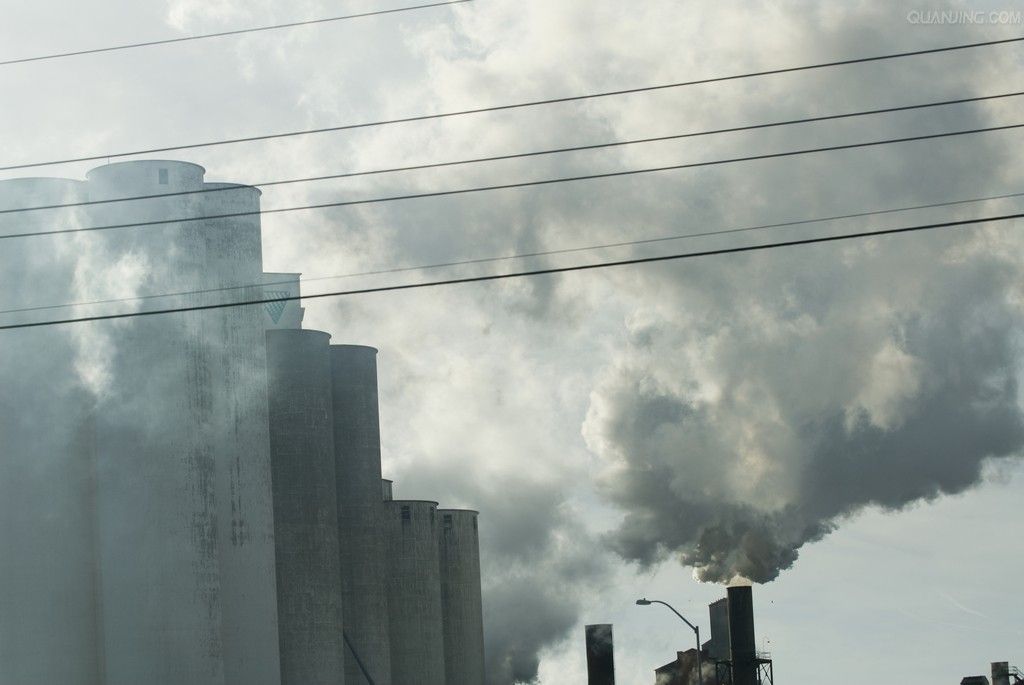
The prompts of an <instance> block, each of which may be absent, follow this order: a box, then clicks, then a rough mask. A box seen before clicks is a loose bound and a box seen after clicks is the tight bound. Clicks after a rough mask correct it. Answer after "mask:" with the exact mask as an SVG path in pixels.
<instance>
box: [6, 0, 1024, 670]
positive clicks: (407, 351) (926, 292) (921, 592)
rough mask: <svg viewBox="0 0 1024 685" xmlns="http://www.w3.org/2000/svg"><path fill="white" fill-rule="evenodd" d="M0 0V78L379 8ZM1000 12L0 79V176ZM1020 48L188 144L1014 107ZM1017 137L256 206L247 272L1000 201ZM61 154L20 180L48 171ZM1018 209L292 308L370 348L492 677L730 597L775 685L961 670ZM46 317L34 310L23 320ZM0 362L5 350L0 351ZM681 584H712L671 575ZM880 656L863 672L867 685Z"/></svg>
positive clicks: (393, 458) (422, 149)
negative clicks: (456, 539) (751, 600)
mask: <svg viewBox="0 0 1024 685" xmlns="http://www.w3.org/2000/svg"><path fill="white" fill-rule="evenodd" d="M400 5H401V3H398V2H384V0H374V1H373V2H363V1H362V0H344V1H341V2H339V1H336V0H297V1H296V2H289V3H280V2H271V1H270V0H246V1H243V0H133V1H131V2H129V1H127V0H107V1H105V2H102V3H81V2H70V1H68V0H36V1H35V2H33V3H26V2H14V1H13V0H0V9H2V14H0V16H2V17H3V21H0V60H3V59H10V58H16V57H22V56H31V55H36V54H44V53H50V52H63V51H67V50H74V49H80V48H89V47H96V46H103V45H110V44H118V43H125V42H136V41H142V40H151V39H160V38H165V37H176V36H181V35H188V34H194V33H205V32H212V31H221V30H228V29H234V28H240V27H247V26H257V25H265V24H271V23H277V22H286V21H294V20H301V19H308V18H318V17H326V16H334V15H338V14H345V13H349V12H357V11H364V10H368V9H376V8H390V7H395V6H400ZM950 8H952V9H958V10H981V11H983V13H984V16H985V17H988V16H989V15H988V14H987V12H988V11H989V10H992V9H997V10H1003V9H1014V8H1013V7H1011V6H1010V3H1006V5H1005V6H1004V5H999V4H992V3H987V4H968V3H964V4H957V5H945V4H913V3H911V4H900V3H892V2H885V1H882V0H878V1H876V2H872V1H868V0H865V1H863V2H856V3H854V2H842V3H840V2H834V3H811V2H807V3H799V2H774V3H768V2H750V1H749V0H743V1H739V0H737V1H736V2H715V3H704V4H699V3H684V2H679V1H677V0H638V1H636V2H621V1H619V2H611V1H608V0H517V1H516V2H512V1H511V0H475V2H472V3H466V4H463V5H459V6H457V7H446V8H435V9H428V10H422V11H416V12H408V13H402V14H393V15H388V16H384V17H377V18H368V19H358V20H352V21H349V22H339V23H332V24H324V25H319V26H316V27H307V28H298V29H291V30H287V31H274V32H266V33H257V34H250V35H246V36H240V37H233V38H224V39H214V40H206V41H197V42H191V43H183V44H176V45H171V46H162V47H152V48H145V49H139V50H133V51H129V52H113V53H107V54H102V55H92V56H85V57H80V58H74V59H65V60H56V61H50V62H38V63H32V64H23V65H14V66H7V67H0V93H3V96H2V104H3V106H2V107H0V131H2V132H3V133H2V135H0V153H2V154H0V157H2V159H0V165H8V164H15V163H19V162H22V161H37V160H43V159H53V158H63V157H69V156H75V155H88V154H94V153H104V152H110V151H119V150H126V149H134V148H144V147H151V146H161V145H173V144H177V143H188V142H199V141H205V140H214V139H220V138H229V137H238V136H247V135H258V134H262V133H271V132H278V131H287V130H293V129H298V128H306V127H322V126H332V125H337V124H345V123H355V122H361V121H371V120H377V119H385V118H391V117H402V116H408V115H415V114H421V113H427V112H443V111H453V110H459V109H465V108H473V107H480V106H487V105H497V104H505V103H512V102H520V101H527V100H535V99H543V98H549V97H559V96H567V95H574V94H582V93H588V92H597V91H603V90H617V89H623V88H631V87H637V86H645V85H655V84H661V83H670V82H677V81H685V80H691V79H700V78H705V77H712V76H722V75H729V74H735V73H741V72H745V71H758V70H764V69H772V68H776V67H786V66H795V65H801V64H810V63H815V62H827V61H833V60H840V59H845V58H852V57H860V56H868V55H875V54H885V53H891V52H902V51H908V50H914V49H919V48H929V47H939V46H944V45H952V44H956V43H966V42H975V41H980V40H988V39H993V38H1001V37H1009V36H1016V35H1019V34H1020V32H1021V29H1022V25H1021V24H1012V23H1011V24H983V25H978V24H975V25H966V24H958V25H935V24H927V25H922V24H920V23H913V22H912V21H910V20H908V13H911V12H913V11H929V10H942V9H950ZM1022 56H1024V52H1022V48H1021V47H1018V46H1017V44H1011V45H1009V46H1000V47H990V48H983V49H976V50H967V51H957V52H949V53H944V54H939V55H930V56H923V57H914V58H907V59H901V60H894V61H885V62H877V63H872V64H866V65H856V66H847V67H839V68H832V69H824V70H817V71H808V72H800V73H795V74H787V75H780V76H771V77H765V78H758V79H748V80H737V81H731V82H725V83H716V84H709V85H705V86H695V87H689V88H680V89H670V90H663V91H658V92H655V93H647V94H638V95H629V96H622V97H615V98H606V99H599V100H590V101H587V102H585V103H574V104H562V105H555V106H549V107H543V108H533V109H525V110H516V111H506V112H500V113H494V114H485V115H475V116H467V117H458V118H451V119H445V120H441V121H432V122H423V123H416V124H405V125H398V126H390V127H384V128H373V129H364V130H361V131H357V132H346V133H333V134H325V135H317V136H309V137H301V138H289V139H285V140H280V141H272V142H265V143H260V144H246V145H231V146H224V147H217V148H207V149H201V150H194V151H187V152H184V153H181V154H180V155H178V158H181V159H185V160H188V161H193V162H196V163H199V164H202V165H203V166H205V167H206V168H207V170H208V173H207V179H208V180H222V181H233V182H239V183H251V184H258V183H260V182H265V181H272V180H278V179H285V178H294V177H301V176H311V175H321V174H333V173H341V172H345V171H352V170H366V169H373V168H381V167H393V166H401V165H408V164H417V163H421V162H433V161H448V160H456V159H463V158H469V157H478V156H487V155H496V154H505V153H511V152H523V151H532V150H540V149H545V148H553V147H563V146H567V145H582V144H588V143H599V142H608V141H612V140H620V139H630V138H646V137H652V136H662V135H671V134H675V133H683V132H689V131H700V130H704V129H709V128H718V127H724V126H731V125H743V124H753V123H762V122H769V121H775V120H784V119H791V118H799V117H806V116H815V115H825V114H832V113H842V112H850V111H857V110H863V109H874V108H881V107H890V106H896V105H903V104H916V103H924V102H929V101H934V100H948V99H957V98H964V97H972V96H978V95H989V94H998V93H1006V92H1011V91H1017V90H1024V78H1022V76H1021V74H1022V73H1024V72H1022V70H1021V67H1022ZM1017 123H1024V107H1022V100H1021V99H1020V98H1011V99H1005V100H998V101H993V102H989V103H982V104H970V105H958V106H951V107H944V108H938V109H931V110H921V111H916V112H909V113H900V114H892V115H885V116H873V117H864V118H858V119H850V120H844V121H838V122H826V123H819V124H807V125H801V126H790V127H785V128H779V129H770V130H759V131H754V132H749V133H742V134H730V135H719V136H711V137H701V138H692V139H686V140H682V141H675V142H667V143H666V142H662V143H655V144H647V145H637V146H629V147H622V148H615V149H611V150H603V151H595V152H583V153H575V154H572V155H559V156H551V157H534V158H530V159H527V160H516V161H506V162H496V163H490V164H486V165H471V166H463V167H452V168H448V169H445V170H440V171H438V170H431V171H423V172H407V173H402V174H391V175H385V176H373V177H363V178H359V179H352V180H348V181H332V182H319V183H310V184H300V185H289V186H277V187H273V188H268V189H266V191H265V192H264V196H263V206H264V207H265V208H274V207H285V206H289V205H298V204H308V203H317V202H331V201H339V200H346V199H359V198H368V197H377V196H384V195H393V194H406V193H415V192H427V191H430V190H443V189H454V188H461V187H469V186H475V185H490V184H500V183H508V182H515V181H521V180H533V179H544V178H551V177H557V176H569V175H575V174H586V173H599V172H603V171H615V170H620V169H630V168H641V167H653V166H662V165H671V164H680V163H686V162H696V161H702V160H711V159H718V158H725V157H735V156H743V155H751V154H761V153H768V152H777V151H785V150H792V149H797V148H801V147H814V146H823V145H833V144H842V143H851V142H859V141H868V140H877V139H882V138H890V137H893V138H894V137H903V136H913V135H919V134H927V133H938V132H943V131H949V130H956V129H967V128H976V127H985V126H996V125H1003V124H1017ZM1021 135H1022V134H1021V133H1020V132H1017V131H1013V130H1011V131H1002V132H992V133H985V134H978V135H971V136H963V137H958V138H950V139H943V140H938V141H927V142H915V143H905V144H900V145H890V146H882V147H873V148H868V149H861V150H848V151H842V152H831V153H824V154H817V155H807V156H797V157H788V158H784V159H776V160H767V161H757V162H747V163H738V164H730V165H723V166H715V167H707V168H700V169H693V170H683V171H671V172H663V173H657V174H645V175H638V176H632V177H627V178H616V179H606V180H599V181H586V182H579V183H572V184H559V185H551V186H544V187H540V188H527V189H516V190H506V191H496V192H488V193H480V194H473V195H461V196H454V197H444V198H434V199H426V200H416V201H402V202H393V203H387V204H372V205H363V206H360V207H357V208H341V209H336V210H330V211H317V212H296V213H285V214H275V215H271V216H268V217H266V218H265V219H264V224H263V225H264V261H265V267H266V269H267V270H268V271H299V272H303V273H304V274H305V275H306V276H307V277H311V278H314V279H318V278H321V277H326V276H335V275H341V274H346V273H350V272H356V271H366V270H372V269H379V268H389V267H397V266H414V265H422V264H430V263H434V262H445V261H452V260H464V259H475V258H481V257H495V256H503V255H511V254H516V253H522V252H536V251H540V250H551V249H560V248H571V247H577V246H585V245H594V244H602V243H610V242H619V241H624V240H636V239H646V238H657V237H662V236H671V235H680V234H688V233H698V232H705V231H716V230H723V229H729V228H736V227H742V226H749V225H757V224H766V223H774V222H785V221H791V220H800V219H810V218H816V217H827V216H830V215H842V214H848V213H856V212H865V211H873V210H881V209H890V208H899V207H908V206H914V205H921V204H928V203H936V202H944V201H949V200H961V199H973V198H980V197H985V196H992V195H1001V194H1007V193H1017V192H1022V191H1024V188H1022V183H1021V181H1022V178H1024V165H1022V164H1021V163H1020V161H1019V157H1020V156H1019V155H1018V154H1016V153H1015V150H1016V149H1017V146H1018V145H1019V143H1020V141H1021ZM88 168H89V165H66V166H63V167H51V168H47V169H44V170H35V171H32V173H31V174H15V173H7V174H5V175H3V178H13V177H16V176H18V175H59V176H67V177H71V178H81V177H82V176H83V175H84V173H85V171H86V170H87V169H88ZM1022 206H1024V202H1022V201H1020V200H1004V201H998V202H987V203H978V204H967V205H961V206H958V207H953V208H948V207H947V208H942V209H933V210H920V211H914V212H904V213H895V214H887V215H883V216H873V217H864V218H859V219H854V220H845V221H833V222H823V223H817V224H808V225H801V226H798V227H791V228H780V229H773V230H768V231H759V232H754V233H752V234H732V235H727V236H719V237H710V238H709V237H704V238H693V239H689V240H680V241H674V242H668V243H656V244H652V245H643V246H636V247H630V248H616V249H606V250H601V251H594V252H583V253H575V254H569V255H561V256H555V257H547V258H542V259H538V258H533V259H525V260H518V261H509V262H503V263H500V264H484V265H475V266H471V267H463V268H460V269H449V270H432V271H422V272H415V271H414V272H408V273H404V274H399V275H387V276H379V277H374V278H348V279H342V280H313V281H309V282H307V283H306V285H305V286H304V287H305V290H306V292H307V293H311V292H316V291H318V290H329V289H337V288H342V287H348V286H353V287H355V286H362V285H366V286H370V285H379V284H386V283H392V282H404V281H407V280H421V279H428V278H435V277H440V276H448V275H452V276H454V275H474V274H483V273H492V272H494V271H502V270H512V269H517V268H523V267H541V266H561V265H568V264H573V263H589V262H593V261H598V260H611V259H621V258H627V257H630V256H647V255H656V254H665V253H668V252H672V251H683V250H704V249H714V248H717V247H729V246H735V245H739V244H751V243H758V242H766V241H770V240H772V239H795V238H799V237H805V236H814V235H828V234H835V233H841V232H844V231H860V230H869V229H875V228H886V227H892V226H902V225H910V224H916V223H927V222H931V221H943V220H952V219H961V218H971V217H977V216H986V215H990V214H999V213H1011V212H1016V211H1021V209H1020V208H1021V207H1022ZM1022 228H1024V227H1022V226H1021V224H1020V223H1019V222H1017V223H1005V222H1004V223H1000V224H993V225H990V226H986V227H969V228H963V229H957V230H955V231H945V232H929V233H917V234H911V235H903V236H897V237H889V238H880V239H875V240H870V241H858V242H849V243H845V242H844V243H830V244H825V245H819V246H811V247H799V248H793V249H787V250H775V251H770V252H763V253H756V254H747V255H731V256H717V257H708V258H703V259H700V260H692V261H685V262H670V263H663V264H660V265H656V266H638V267H626V268H618V269H610V270H601V271H590V272H583V273H578V274H567V275H563V276H557V277H543V278H537V279H532V280H511V281H504V282H500V283H494V284H483V285H469V286H457V287H451V288H445V289H428V290H422V291H415V292H408V293H399V294H387V295H373V296H366V297H360V298H351V299H333V300H316V301H311V302H309V303H307V305H306V307H307V315H306V326H307V327H309V328H318V329H322V330H326V331H329V332H331V333H332V334H333V335H334V341H335V342H348V343H360V344H367V345H372V346H375V347H378V348H379V349H380V356H379V364H380V387H381V393H382V396H381V414H382V424H383V425H382V429H383V441H384V444H383V448H384V471H385V476H386V477H390V478H394V479H395V480H396V496H398V497H400V498H420V497H427V498H430V499H440V500H441V501H442V502H443V503H444V504H445V505H447V506H469V507H473V508H476V509H479V510H480V511H481V522H480V526H481V535H482V545H483V555H484V560H483V562H484V574H485V578H484V585H485V603H486V607H485V613H486V622H487V630H488V647H489V653H488V658H489V662H490V664H489V668H490V672H491V674H492V677H493V678H494V682H495V683H501V682H510V681H511V680H513V679H515V678H520V679H530V678H532V677H534V676H537V677H538V678H539V682H541V683H546V684H547V683H550V684H552V685H554V684H555V683H573V682H575V683H582V682H584V679H585V663H584V656H585V655H584V650H583V628H582V626H583V625H584V624H585V623H603V622H610V623H614V624H615V640H616V649H617V653H616V662H617V667H618V668H617V670H618V678H619V682H622V683H626V684H628V685H633V684H634V683H635V684H645V683H650V682H653V673H652V671H653V669H654V668H655V667H656V666H659V665H661V664H663V663H665V662H667V661H669V660H670V659H672V658H673V656H674V651H675V650H676V649H684V648H687V647H689V646H690V645H691V635H690V634H689V633H688V632H687V631H686V629H685V626H683V625H682V624H681V623H679V622H678V620H676V619H675V618H674V617H673V616H672V615H671V614H670V613H669V612H668V611H667V610H664V609H663V608H661V607H657V606H654V607H645V608H644V607H636V606H635V605H634V604H633V601H634V600H635V599H636V598H637V597H639V596H641V595H646V596H648V597H652V598H658V599H662V600H665V601H668V602H670V603H672V604H674V605H675V606H676V607H677V608H678V609H679V610H680V611H682V612H683V613H684V614H685V615H687V616H688V617H689V618H690V619H691V620H693V621H697V622H699V623H700V624H701V625H702V627H705V629H706V626H707V609H706V605H707V604H708V603H709V602H711V601H713V600H715V599H717V598H718V597H719V596H721V595H722V594H723V592H724V590H723V588H722V585H721V584H718V583H716V582H714V581H719V582H720V581H724V580H728V579H729V578H732V577H733V576H735V575H743V576H747V577H750V578H751V579H752V580H756V581H770V582H766V583H765V584H764V585H759V586H757V587H756V588H755V590H754V594H755V611H756V622H757V631H758V640H759V646H760V648H761V649H764V650H768V651H771V652H772V653H773V656H774V659H775V666H776V669H775V670H776V674H777V676H778V677H779V678H780V679H781V681H782V682H787V683H810V682H816V681H818V680H821V679H822V678H823V677H824V678H826V679H827V680H829V681H830V682H833V683H836V684H837V685H843V684H849V685H853V684H855V683H857V684H859V683H863V682H867V681H869V680H877V679H878V678H880V677H881V678H883V679H884V680H887V681H893V682H902V683H906V684H907V685H918V684H920V685H924V684H925V683H929V684H930V683H938V682H958V679H959V678H960V677H962V676H963V675H967V674H973V673H981V672H986V671H987V669H988V662H990V661H994V660H1010V661H1011V662H1016V663H1018V664H1021V663H1024V652H1022V651H1021V650H1022V648H1021V645H1022V644H1024V629H1022V628H1021V627H1020V621H1019V618H1020V615H1021V613H1022V609H1024V602H1022V600H1021V595H1020V592H1019V586H1018V585H1017V584H1015V583H1014V580H1015V579H1016V576H1017V575H1018V574H1019V571H1017V573H1016V574H1015V572H1014V569H1020V568H1021V567H1022V565H1024V521H1022V518H1021V516H1020V513H1019V512H1020V505H1019V494H1020V492H1021V491H1022V490H1021V489H1022V487H1024V468H1022V466H1021V462H1020V459H1019V456H1020V454H1021V450H1022V447H1024V416H1022V412H1021V404H1020V402H1021V393H1020V390H1019V377H1020V371H1021V356H1020V351H1021V348H1020V343H1021V337H1020V333H1021V314H1022V312H1021V307H1022V304H1024V291H1022V284H1024V280H1022V278H1021V277H1022V275H1024V273H1022V271H1024V252H1022V250H1021V248H1022V247H1024V238H1022V237H1021V234H1020V230H1021V229H1022ZM40 304H50V302H48V301H47V302H40ZM0 344H2V342H0ZM700 578H703V579H706V580H707V581H709V582H701V581H700V580H699V579H700ZM883 674H884V675H883Z"/></svg>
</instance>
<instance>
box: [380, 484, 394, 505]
mask: <svg viewBox="0 0 1024 685" xmlns="http://www.w3.org/2000/svg"><path fill="white" fill-rule="evenodd" d="M394 486H395V482H394V481H392V480H388V479H387V478H384V479H382V480H381V481H380V490H381V492H380V494H381V496H382V497H383V498H384V501H385V502H390V501H391V500H393V499H394V498H395V488H394Z"/></svg>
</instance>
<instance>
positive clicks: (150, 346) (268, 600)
mask: <svg viewBox="0 0 1024 685" xmlns="http://www.w3.org/2000/svg"><path fill="white" fill-rule="evenodd" d="M88 180H89V196H90V199H92V200H97V199H107V198H112V197H119V196H130V195H145V194H156V193H173V192H179V191H188V190H198V189H202V188H204V187H207V186H204V184H203V169H202V168H201V167H198V166H196V165H192V164H186V163H182V162H160V161H152V162H149V161H147V162H129V163H123V164H112V165H107V166H103V167H99V168H97V169H94V170H93V171H91V172H90V173H89V174H88ZM258 207H259V193H258V191H256V190H255V189H253V188H248V187H233V188H232V189H231V190H229V191H224V192H216V193H205V194H192V195H178V196H174V197H168V198H160V199H148V200H140V201H131V202H122V203H114V204H102V205H95V206H93V207H92V208H90V212H89V213H90V215H91V223H93V224H115V223H135V222H146V221H159V220H163V219H167V218H168V217H171V218H177V217H182V218H185V217H203V216H206V217H208V216H211V215H215V214H221V213H228V212H238V211H254V210H256V209H258ZM92 235H93V236H94V237H95V240H96V241H98V243H99V245H100V246H101V247H102V248H103V249H104V250H105V251H106V259H105V260H103V262H102V263H103V264H105V265H107V266H106V270H105V271H104V269H103V268H98V269H97V271H96V272H95V273H92V274H90V277H91V278H92V279H93V280H94V281H95V282H97V283H103V282H109V281H110V280H111V279H116V278H118V277H119V276H120V271H119V269H125V266H124V265H125V264H126V263H127V264H131V265H132V266H133V267H134V268H136V269H141V270H142V276H141V278H140V279H139V284H138V288H139V290H141V291H144V292H146V293H152V292H175V291H188V290H199V289H208V288H218V287H224V286H234V285H238V284H241V283H259V282H260V280H261V278H262V268H261V266H262V265H261V250H260V228H259V218H258V216H252V217H235V218H232V219H216V220H209V219H208V220H205V221H193V222H180V223H177V224H168V225H155V226H146V227H139V228H130V229H122V230H116V231H108V232H103V233H96V234H92ZM261 291H262V289H261V288H259V287H255V288H252V289H251V291H250V289H243V290H236V291H232V292H231V293H230V294H229V295H227V297H237V298H248V297H257V296H258V295H259V294H260V293H261ZM225 296H226V295H225V294H224V293H208V294H196V295H188V296H182V297H178V298H173V299H168V300H163V299H160V300H147V301H145V302H144V303H142V304H141V305H140V306H142V307H153V308H157V307H166V306H172V305H175V304H185V305H188V304H205V303H209V302H214V301H221V300H223V298H224V297H225ZM97 335H105V336H106V337H107V340H108V341H109V355H110V358H109V360H108V362H109V363H108V365H107V369H108V373H109V378H108V379H107V380H108V383H107V386H108V388H109V392H108V393H106V394H105V395H104V396H103V402H102V403H101V404H100V406H99V407H98V409H97V417H98V420H97V462H98V468H97V483H98V493H97V494H98V499H97V501H98V512H99V513H98V518H99V537H100V546H99V547H100V551H99V559H100V567H101V577H102V581H101V597H102V622H103V628H104V643H105V655H106V676H107V684H108V685H137V684H138V683H147V684H149V685H179V684H180V683H186V682H187V683H190V685H206V684H207V683H209V684H210V685H243V684H244V685H274V684H276V683H279V681H280V664H279V659H278V636H277V611H276V601H275V589H276V588H275V586H276V580H275V573H274V542H273V516H272V502H271V482H270V454H269V438H268V433H267V431H268V428H267V404H266V402H267V400H266V357H265V338H264V330H263V321H262V311H261V310H260V309H259V308H257V307H237V308H228V309H218V310H208V311H202V312H190V313H184V314H174V315H168V316H155V317H142V318H139V319H130V320H124V321H120V322H116V323H111V324H110V325H108V326H103V327H98V332H97ZM98 344H99V343H98Z"/></svg>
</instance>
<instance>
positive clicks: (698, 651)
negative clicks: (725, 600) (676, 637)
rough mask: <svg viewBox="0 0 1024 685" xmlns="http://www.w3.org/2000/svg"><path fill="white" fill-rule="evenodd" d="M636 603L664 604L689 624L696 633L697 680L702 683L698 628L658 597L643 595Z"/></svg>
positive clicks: (702, 671)
mask: <svg viewBox="0 0 1024 685" xmlns="http://www.w3.org/2000/svg"><path fill="white" fill-rule="evenodd" d="M636 603H637V605H638V606H642V607H646V606H650V605H651V604H662V605H664V606H667V607H668V608H669V609H671V610H672V613H673V614H675V615H676V616H678V617H679V618H680V619H682V621H683V623H685V624H686V625H688V626H690V630H692V631H693V632H694V633H696V635H697V682H698V683H699V684H700V685H704V669H703V668H702V666H703V664H702V662H701V658H700V628H698V627H697V626H695V625H693V624H692V623H690V622H689V621H687V620H686V617H685V616H683V615H682V614H681V613H679V612H678V611H676V610H675V607H673V606H672V605H671V604H669V603H668V602H662V601H661V600H660V599H647V598H646V597H643V598H641V599H638V600H636Z"/></svg>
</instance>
